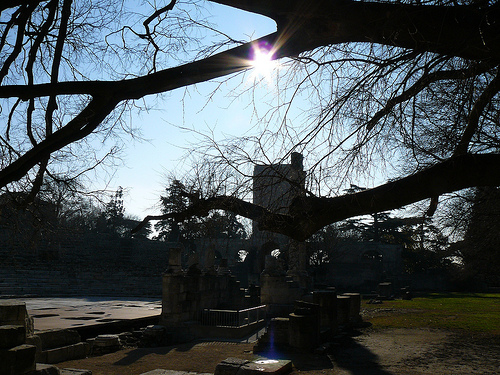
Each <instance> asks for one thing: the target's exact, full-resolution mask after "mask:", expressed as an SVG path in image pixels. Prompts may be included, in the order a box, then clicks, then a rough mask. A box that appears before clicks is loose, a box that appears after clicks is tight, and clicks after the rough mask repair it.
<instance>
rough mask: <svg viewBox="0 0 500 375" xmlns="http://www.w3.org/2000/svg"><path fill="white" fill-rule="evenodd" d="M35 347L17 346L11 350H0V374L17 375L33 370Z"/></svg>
mask: <svg viewBox="0 0 500 375" xmlns="http://www.w3.org/2000/svg"><path fill="white" fill-rule="evenodd" d="M35 353H36V347H35V346H33V345H26V344H22V345H18V346H15V347H13V348H11V349H0V374H2V375H19V374H24V373H26V372H28V371H33V370H35Z"/></svg>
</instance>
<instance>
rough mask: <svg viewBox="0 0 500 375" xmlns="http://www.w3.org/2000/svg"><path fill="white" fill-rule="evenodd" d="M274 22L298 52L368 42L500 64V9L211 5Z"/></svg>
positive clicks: (300, 2) (263, 1)
mask: <svg viewBox="0 0 500 375" xmlns="http://www.w3.org/2000/svg"><path fill="white" fill-rule="evenodd" d="M210 1H213V2H216V3H219V4H224V5H228V6H232V7H235V8H240V9H243V10H247V11H250V12H255V13H259V14H262V15H265V16H268V17H271V18H273V19H274V20H275V21H276V22H277V23H278V32H281V33H282V39H281V40H282V42H283V43H286V44H287V45H289V46H293V47H292V48H293V49H295V50H299V51H300V52H303V51H306V50H311V49H313V48H316V47H320V46H325V45H331V44H338V43H348V42H368V43H378V44H384V45H391V46H396V47H403V48H409V49H414V50H418V51H429V52H436V53H439V54H444V55H449V56H457V57H464V58H467V59H471V60H494V61H496V62H497V63H498V61H500V4H499V3H495V4H493V5H491V6H489V7H485V8H479V7H476V6H431V5H408V4H401V3H397V2H394V3H387V2H385V3H379V2H364V1H353V0H319V1H314V2H312V1H308V0H291V1H282V0H254V1H248V0H210Z"/></svg>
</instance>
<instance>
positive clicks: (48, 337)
mask: <svg viewBox="0 0 500 375" xmlns="http://www.w3.org/2000/svg"><path fill="white" fill-rule="evenodd" d="M37 336H38V337H39V338H40V340H41V344H42V350H48V349H55V348H60V347H63V346H67V345H72V344H76V343H79V342H80V341H81V338H80V334H79V333H78V332H77V331H75V330H71V329H48V330H44V331H38V332H37Z"/></svg>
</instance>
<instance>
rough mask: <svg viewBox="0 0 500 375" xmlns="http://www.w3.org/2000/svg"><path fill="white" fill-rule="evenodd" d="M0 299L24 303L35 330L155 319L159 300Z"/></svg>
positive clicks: (103, 298) (100, 298)
mask: <svg viewBox="0 0 500 375" xmlns="http://www.w3.org/2000/svg"><path fill="white" fill-rule="evenodd" d="M1 301H2V302H8V301H11V302H25V303H26V309H27V310H28V313H29V315H30V316H31V317H32V318H33V320H34V326H35V331H41V330H46V329H54V328H69V329H76V330H79V329H81V328H86V327H95V328H96V329H98V328H99V327H104V326H106V325H110V324H113V323H119V322H124V321H133V320H141V319H148V318H156V317H159V316H160V314H161V300H159V299H148V298H113V297H78V298H13V299H2V300H1Z"/></svg>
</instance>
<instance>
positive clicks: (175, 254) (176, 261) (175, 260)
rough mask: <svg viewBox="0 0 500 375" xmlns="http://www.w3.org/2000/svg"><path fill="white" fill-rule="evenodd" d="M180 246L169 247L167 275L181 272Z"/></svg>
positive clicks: (181, 249)
mask: <svg viewBox="0 0 500 375" xmlns="http://www.w3.org/2000/svg"><path fill="white" fill-rule="evenodd" d="M183 250H184V249H183V248H182V246H180V245H179V246H176V247H171V248H170V249H169V254H168V268H167V273H171V274H174V273H181V272H182V251H183Z"/></svg>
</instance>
